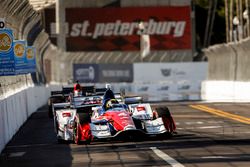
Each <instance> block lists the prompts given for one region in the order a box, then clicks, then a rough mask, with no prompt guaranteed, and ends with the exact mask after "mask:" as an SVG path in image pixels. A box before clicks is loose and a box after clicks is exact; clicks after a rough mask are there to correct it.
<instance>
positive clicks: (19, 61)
mask: <svg viewBox="0 0 250 167" xmlns="http://www.w3.org/2000/svg"><path fill="white" fill-rule="evenodd" d="M13 47H14V57H15V72H16V75H18V74H27V73H28V70H27V59H26V42H25V41H23V40H16V41H14V46H13Z"/></svg>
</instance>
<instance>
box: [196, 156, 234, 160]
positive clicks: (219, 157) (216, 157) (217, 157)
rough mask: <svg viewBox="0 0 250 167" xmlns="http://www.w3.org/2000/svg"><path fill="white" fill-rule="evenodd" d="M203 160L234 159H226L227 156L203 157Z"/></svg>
mask: <svg viewBox="0 0 250 167" xmlns="http://www.w3.org/2000/svg"><path fill="white" fill-rule="evenodd" d="M201 158H202V159H231V158H232V157H225V156H206V157H201Z"/></svg>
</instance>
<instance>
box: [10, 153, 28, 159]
mask: <svg viewBox="0 0 250 167" xmlns="http://www.w3.org/2000/svg"><path fill="white" fill-rule="evenodd" d="M24 154H25V152H16V153H10V155H9V157H10V158H13V157H21V156H23V155H24Z"/></svg>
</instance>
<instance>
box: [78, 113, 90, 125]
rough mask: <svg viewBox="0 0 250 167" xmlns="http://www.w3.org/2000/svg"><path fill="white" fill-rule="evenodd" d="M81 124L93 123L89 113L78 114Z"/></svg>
mask: <svg viewBox="0 0 250 167" xmlns="http://www.w3.org/2000/svg"><path fill="white" fill-rule="evenodd" d="M78 115H79V123H80V124H81V125H82V124H84V123H91V118H90V114H89V113H78Z"/></svg>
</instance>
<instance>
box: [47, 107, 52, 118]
mask: <svg viewBox="0 0 250 167" xmlns="http://www.w3.org/2000/svg"><path fill="white" fill-rule="evenodd" d="M48 116H49V118H53V112H52V105H49V111H48Z"/></svg>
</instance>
